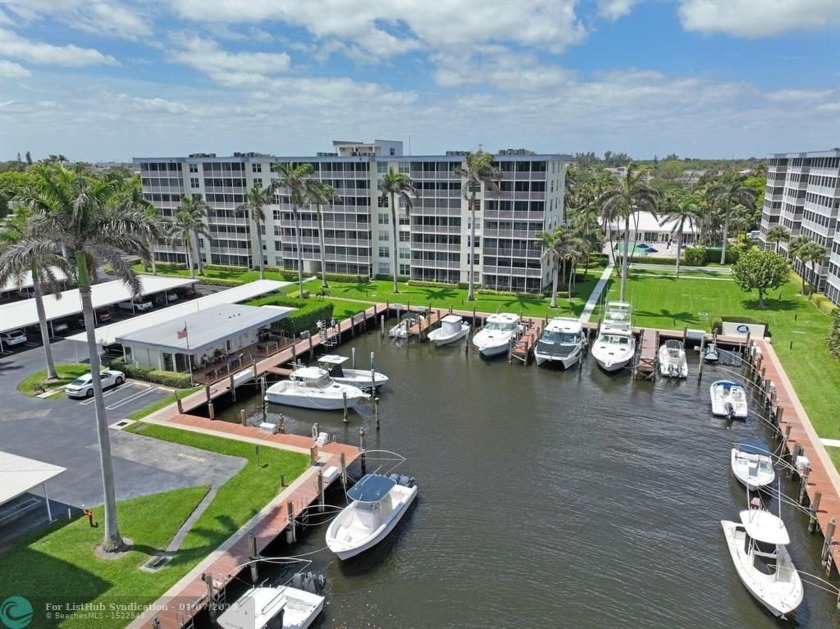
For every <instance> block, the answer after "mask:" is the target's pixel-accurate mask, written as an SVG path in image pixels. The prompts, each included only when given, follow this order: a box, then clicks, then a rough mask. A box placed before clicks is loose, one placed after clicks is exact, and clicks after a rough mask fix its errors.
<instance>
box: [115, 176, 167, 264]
mask: <svg viewBox="0 0 840 629" xmlns="http://www.w3.org/2000/svg"><path fill="white" fill-rule="evenodd" d="M103 178H104V179H106V180H109V181H113V182H114V185H115V186H116V188H117V189H116V191H115V193H114V196H115V198H116V199H118V200H119V202H120V203H123V204H125V205H128V206H131V207H134V208H136V209H139V210H143V212H144V213H145V214H146V218H147V219H148V220H149V226H150V227H152V228H153V232H154V233H155V234H158V235H159V234H162V233H163V232H164V231H165V229H166V223H165V222H164V220H163V214H162V213H161V211H160V208H157V207H155V206H154V204H152V203H151V201H147V200H146V199H145V198H143V186H142V185H141V184H140V177H139V176H138V175H135V176H133V177H126V176H124V175H123V173H121V172H119V171H115V172H110V173H106V174H105V175H104V177H103ZM155 242H156V239H155V241H153V242H150V243H149V251H150V252H151V262H152V275H157V260H155V254H154V246H155ZM144 270H145V269H144Z"/></svg>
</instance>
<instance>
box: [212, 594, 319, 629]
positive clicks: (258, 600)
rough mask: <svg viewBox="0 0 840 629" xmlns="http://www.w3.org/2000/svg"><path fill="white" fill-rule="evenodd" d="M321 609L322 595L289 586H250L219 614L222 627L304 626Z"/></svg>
mask: <svg viewBox="0 0 840 629" xmlns="http://www.w3.org/2000/svg"><path fill="white" fill-rule="evenodd" d="M323 609H324V597H323V596H320V595H318V594H312V593H311V592H307V591H306V590H300V589H297V588H293V587H289V586H286V585H283V586H279V587H253V588H251V589H250V590H248V591H247V592H246V593H245V594H243V595H242V596H241V597H239V598H238V599H237V600H236V602H234V603H233V604H231V605H230V606H229V607H227V609H225V611H224V612H223V613H222V614H220V615H219V617H218V618H217V619H216V622H217V623H218V624H219V626H220V627H221V628H222V629H264V628H266V629H267V628H268V627H272V628H275V627H276V628H277V629H280V627H282V628H283V629H306V627H308V626H309V625H311V624H312V622H313V621H314V620H315V618H316V617H317V616H318V614H320V613H321V611H322V610H323Z"/></svg>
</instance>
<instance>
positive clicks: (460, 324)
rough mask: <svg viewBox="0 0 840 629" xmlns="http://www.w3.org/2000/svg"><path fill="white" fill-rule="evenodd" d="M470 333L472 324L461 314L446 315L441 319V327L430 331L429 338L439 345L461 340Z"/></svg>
mask: <svg viewBox="0 0 840 629" xmlns="http://www.w3.org/2000/svg"><path fill="white" fill-rule="evenodd" d="M469 333H470V324H469V323H467V322H466V321H464V318H463V317H461V316H459V315H451V314H450V315H446V316H445V317H444V318H443V319H441V320H440V327H439V328H437V329H435V330H432V331H431V332H429V340H430V341H431V342H432V343H434V344H435V345H436V346H437V347H440V346H441V345H449V344H450V343H455V342H456V341H460V340H461V339H462V338H464V337H465V336H466V335H467V334H469Z"/></svg>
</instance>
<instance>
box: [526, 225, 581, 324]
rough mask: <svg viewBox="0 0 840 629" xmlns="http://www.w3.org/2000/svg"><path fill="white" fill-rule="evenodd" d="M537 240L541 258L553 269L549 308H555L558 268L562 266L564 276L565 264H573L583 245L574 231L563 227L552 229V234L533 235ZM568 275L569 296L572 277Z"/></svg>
mask: <svg viewBox="0 0 840 629" xmlns="http://www.w3.org/2000/svg"><path fill="white" fill-rule="evenodd" d="M535 236H536V238H537V240H538V241H539V243H540V244H541V245H542V247H543V258H545V259H547V260H548V263H549V264H550V265H551V266H553V267H554V272H553V273H552V285H551V303H550V304H549V308H556V307H557V284H558V280H559V277H560V266H561V264H562V265H563V274H564V276H565V271H566V269H565V266H566V263H567V262H574V261H575V260H576V259H577V258H579V257H580V256H581V255H582V253H583V244H582V243H581V240H580V238H579V237H578V236H577V234H576V233H575V231H574V230H572V229H569V228H568V227H565V226H563V225H559V226H557V227H555V228H554V231H552V232H542V231H541V232H537V233H536V234H535ZM573 272H574V264H573V265H572V272H571V273H573ZM571 273H570V275H569V282H568V288H569V291H570V295H571V290H572V277H571Z"/></svg>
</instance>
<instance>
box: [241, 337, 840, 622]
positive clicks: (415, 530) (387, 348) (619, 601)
mask: <svg viewBox="0 0 840 629" xmlns="http://www.w3.org/2000/svg"><path fill="white" fill-rule="evenodd" d="M352 347H355V348H356V349H357V367H361V368H367V367H368V366H369V363H368V356H369V353H370V351H374V352H375V357H376V358H375V360H376V365H377V368H378V369H379V370H380V371H382V372H384V373H386V374H387V375H389V376H390V378H391V383H390V385H389V386H388V387H387V388H386V389H385V390H384V391H383V392H382V393H381V396H380V397H381V401H380V405H379V411H380V419H381V429H380V431H379V432H378V433H377V432H376V431H375V428H374V427H375V423H374V420H373V417H372V410H371V409H370V408H367V409H362V412H363V414H364V415H359V414H356V413H352V414H351V415H350V423H349V424H348V425H346V426H345V425H344V424H343V423H342V414H341V412H338V413H317V412H314V411H306V410H301V409H292V408H285V407H284V408H281V407H272V408H270V409H269V410H270V412H271V413H276V412H280V411H282V412H283V413H284V414H285V415H287V417H289V419H288V420H287V426H288V427H289V428H290V430H291V431H294V432H300V433H308V432H309V429H310V427H311V425H312V423H313V422H316V421H317V422H319V424H320V427H321V430H327V431H329V432H332V433H334V434H335V435H336V436H337V438H338V439H339V440H343V441H346V442H350V443H357V442H358V429H359V427H360V426H365V427H366V428H367V429H368V448H383V449H388V450H394V451H396V452H399V453H400V454H402V455H403V456H405V457H407V459H408V460H407V461H406V463H405V464H404V465H403V466H402V467H401V468H400V471H402V472H403V473H409V474H411V475H413V476H415V477H416V479H417V482H418V485H419V488H420V491H419V495H418V499H417V502H416V505H415V507H414V508H413V509H412V511H411V512H410V513H408V514H407V516H406V517H405V519H404V522H402V523H401V525H400V527H399V528H398V529H397V531H396V533H395V534H393V535H392V536H391V537H390V538H389V539H388V540H387V541H386V542H385V543H383V544H382V545H381V547H379V548H377V549H376V550H374V551H373V552H372V553H371V554H370V555H369V556H363V557H360V558H357V560H351V561H349V562H346V563H341V562H339V561H338V560H337V559H335V558H334V557H332V555H330V553H329V552H328V551H326V550H323V551H322V552H316V551H320V550H321V549H323V548H324V530H325V527H320V528H319V529H316V530H314V531H312V532H311V533H309V534H308V535H307V536H306V537H305V539H303V540H302V541H301V542H299V543H298V544H296V545H294V546H293V547H292V548H291V549H289V550H287V552H294V553H301V554H303V553H310V552H314V554H313V555H312V558H313V559H314V564H313V566H311V568H310V569H312V570H315V571H319V572H322V573H323V574H325V575H326V576H327V578H328V582H329V586H328V607H327V608H326V613H325V614H324V615H323V618H322V620H321V621H320V625H319V626H324V627H326V626H346V627H360V626H366V627H367V626H370V627H686V628H688V627H703V628H708V627H750V628H753V627H756V628H757V627H773V626H778V625H780V624H781V625H782V626H790V627H831V626H840V622H838V613H837V612H835V611H834V610H835V600H836V596H835V595H834V594H829V593H826V592H823V591H820V590H819V589H817V588H815V587H808V586H806V594H805V602H804V603H803V605H802V606H801V607H800V608H799V609H798V610H797V611H796V612H795V613H794V614H793V615H792V618H791V620H789V621H788V622H786V623H780V622H779V621H776V620H774V619H773V618H772V617H771V616H770V615H769V614H767V613H766V612H764V611H763V608H762V607H761V606H760V605H759V604H758V602H756V601H755V600H754V599H753V598H752V597H751V596H750V594H749V593H748V592H747V591H746V589H745V588H744V587H743V585H742V584H741V582H740V581H739V580H738V577H737V574H736V572H735V569H734V567H733V566H732V564H731V560H730V557H729V553H728V551H727V549H726V545H725V542H724V537H723V532H722V530H721V526H720V520H721V519H734V520H737V518H738V511H739V509H741V508H743V507H744V505H745V504H746V498H745V494H744V491H743V490H742V489H741V488H740V486H739V485H738V484H737V482H736V481H735V480H734V478H732V476H731V472H730V468H729V449H730V448H731V444H732V443H733V442H734V441H737V440H739V439H740V438H743V437H747V436H761V437H766V436H769V435H765V432H764V430H763V428H762V426H761V425H760V423H759V422H758V421H757V420H756V418H754V417H751V418H750V420H749V421H748V422H747V423H746V424H745V423H744V422H736V423H734V424H733V425H732V426H731V427H729V428H727V427H726V423H725V422H722V421H718V420H713V419H712V418H711V415H710V405H709V398H708V387H709V384H710V383H711V382H712V381H713V380H715V379H719V378H721V377H732V376H733V375H734V376H737V375H738V374H737V372H733V370H732V369H731V368H726V367H722V366H718V367H710V366H705V369H704V374H703V379H702V381H701V382H699V383H698V381H697V373H698V371H697V367H698V365H697V357H696V355H692V356H690V360H691V361H692V362H691V365H690V367H691V373H690V376H689V378H688V380H686V381H682V382H667V381H662V380H659V381H656V382H654V383H650V382H641V381H633V380H632V379H631V377H630V375H629V373H627V374H617V375H607V374H604V373H602V372H601V371H600V370H599V369H598V367H597V365H596V364H595V361H594V360H592V359H591V358H587V359H586V361H585V362H584V364H583V366H582V368H581V369H579V370H578V369H575V370H573V371H569V372H563V371H557V370H552V369H544V368H537V367H535V366H533V365H531V366H528V367H524V366H522V365H521V364H519V363H514V364H512V365H509V364H508V363H507V361H506V360H505V359H499V360H494V361H492V362H487V361H484V360H482V359H480V358H478V356H477V355H476V354H475V353H474V351H472V350H471V351H469V352H466V351H465V347H466V345H465V344H464V343H462V344H460V345H458V346H455V347H452V348H446V349H444V348H435V347H433V346H431V345H430V344H428V343H416V342H411V343H407V344H406V343H404V342H403V344H401V345H395V344H394V343H393V342H392V341H391V339H388V338H387V337H385V338H382V337H380V336H379V335H378V334H375V333H371V334H367V335H365V336H362V337H359V338H357V339H354V340H353V341H352V342H350V343H347V344H345V345H343V346H341V347H340V348H338V353H342V354H345V355H350V349H351V348H352ZM253 401H254V400H251V402H252V403H253ZM246 403H247V402H242V400H240V402H239V403H238V404H237V405H236V406H235V407H232V408H230V409H229V410H228V411H227V414H228V417H230V418H233V419H235V417H236V416H237V415H238V409H239V408H240V407H241V406H244V405H245V404H246ZM787 490H788V492H791V491H794V489H792V488H791V486H790V485H788V486H787ZM783 515H784V517H785V520H786V521H787V522H788V528H789V530H790V533H791V536H792V544H791V546H790V552H791V555H792V557H793V560H794V562H795V564H796V566H797V567H798V568H799V569H800V570H801V571H804V572H809V573H821V570H819V566H818V561H817V558H818V556H819V549H820V546H821V543H822V536H821V535H809V534H808V533H807V527H806V522H807V519H806V518H805V516H804V515H801V514H797V513H795V512H794V510H793V508H792V507H784V508H783ZM835 580H836V578H835Z"/></svg>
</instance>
